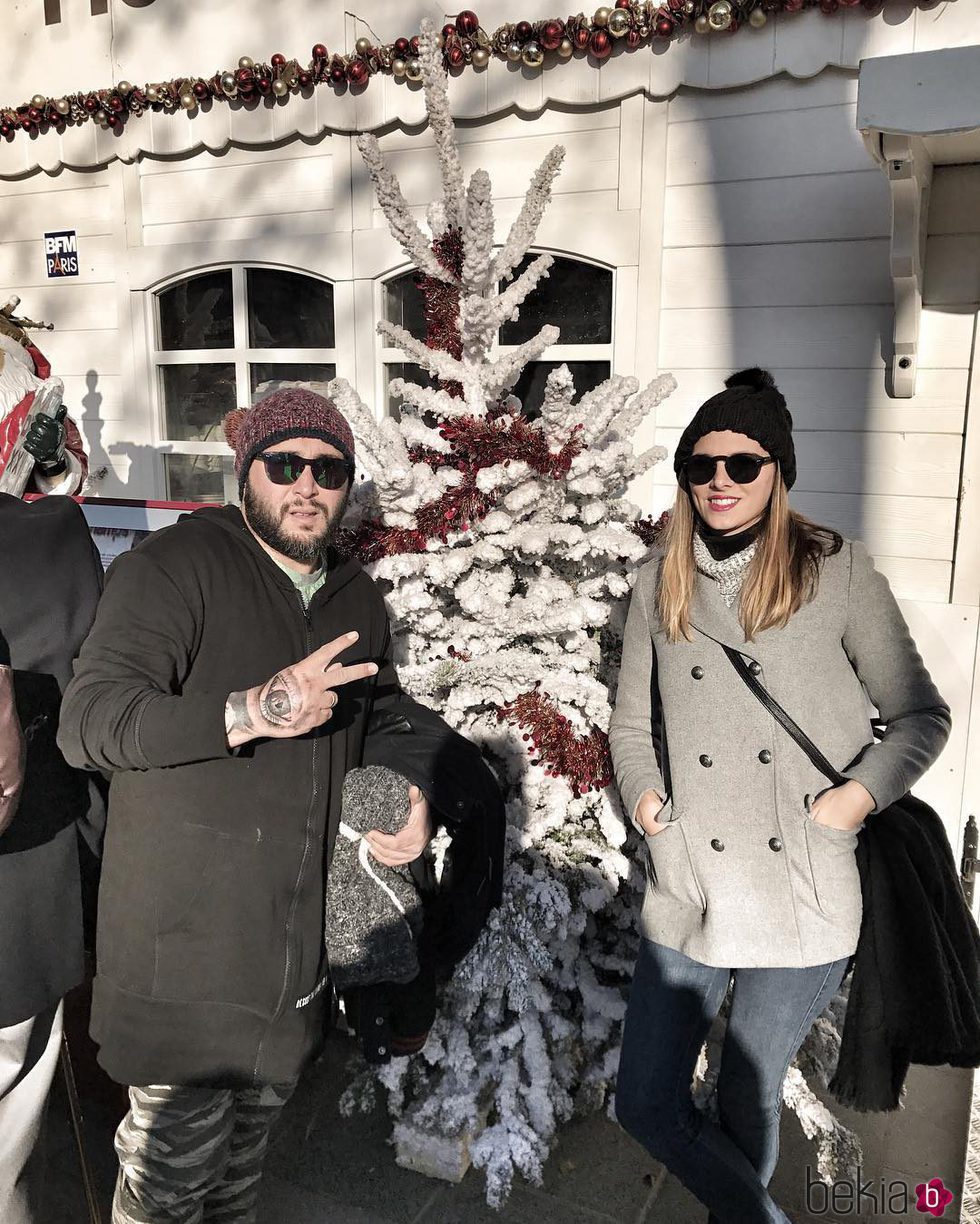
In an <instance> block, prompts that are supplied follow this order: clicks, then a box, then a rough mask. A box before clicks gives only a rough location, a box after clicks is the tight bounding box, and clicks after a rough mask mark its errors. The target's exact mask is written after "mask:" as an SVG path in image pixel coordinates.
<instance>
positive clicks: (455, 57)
mask: <svg viewBox="0 0 980 1224" xmlns="http://www.w3.org/2000/svg"><path fill="white" fill-rule="evenodd" d="M446 59H447V60H448V61H449V67H450V68H462V66H463V65H464V64H465V63H466V55H465V54H464V52H463V48H462V47H461V46H460V45H459V43H455V44H454V45H453V46H451V47H450V48H449V50H448V51H447V53H446Z"/></svg>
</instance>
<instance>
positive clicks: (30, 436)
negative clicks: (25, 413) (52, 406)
mask: <svg viewBox="0 0 980 1224" xmlns="http://www.w3.org/2000/svg"><path fill="white" fill-rule="evenodd" d="M67 415H68V409H67V408H66V407H65V405H64V404H62V405H61V407H60V408H59V409H58V411H57V412H56V413H55V414H54V416H53V417H49V416H47V415H46V414H45V413H43V412H39V413H38V414H37V416H36V417H35V418H34V420H33V421H32V422H31V427H30V429H29V430H28V431H27V437H26V438H25V439H24V450H26V451H27V453H28V454H29V455H31V456H32V457H33V459H34V462H35V463H36V464H37V465H38V466H39V467H40V469H41V471H42V473H43V474H44V475H45V476H58V475H60V473H61V472H63V471H64V470H65V468H66V467H67V460H66V459H65V441H66V437H67V434H66V430H65V417H66V416H67Z"/></svg>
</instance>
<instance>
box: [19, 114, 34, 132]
mask: <svg viewBox="0 0 980 1224" xmlns="http://www.w3.org/2000/svg"><path fill="white" fill-rule="evenodd" d="M20 126H21V127H22V128H23V129H24V131H25V132H30V131H32V130H33V128H34V124H33V123H32V122H31V121H30V119H28V117H27V116H26V115H24V117H23V118H22V119H21V121H20Z"/></svg>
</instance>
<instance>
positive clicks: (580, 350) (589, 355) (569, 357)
mask: <svg viewBox="0 0 980 1224" xmlns="http://www.w3.org/2000/svg"><path fill="white" fill-rule="evenodd" d="M499 250H500V245H499V244H497V245H495V246H494V253H496V252H498V251H499ZM528 255H532V256H536V255H554V257H555V258H556V259H567V260H569V261H571V262H573V263H580V264H587V265H589V266H590V267H593V268H600V269H601V270H602V271H603V272H608V273H609V274H610V275H611V276H612V294H611V303H612V304H611V307H610V315H611V318H610V329H609V340H608V341H607V342H606V343H605V344H562V343H561V342H559V343H558V344H551V345H549V346H548V347H547V348H546V349H545V350H544V352H543V353H542V354H541V355H540V356H539V357H537V358H535V361H536V362H542V361H554V362H557V363H558V364H561V363H562V362H575V361H605V362H607V363H608V365H609V376H610V377H611V376H612V374H613V373H614V372H615V367H616V364H617V356H618V350H617V345H618V343H619V340H620V336H619V313H620V311H619V305H620V294H621V293H622V290H623V284H622V279H623V278H622V276H621V275H620V274H621V272H623V271H624V269H622V268H619V267H617V266H616V265H615V264H609V263H606V262H604V261H603V260H601V259H594V258H592V257H590V256H587V255H582V254H580V253H579V252H577V251H567V250H558V249H555V248H552V247H545V246H533V247H531V248H530V250H529V251H528ZM414 270H415V265H414V264H411V263H401V264H399V265H398V266H397V267H395V268H392V269H390V270H389V271H388V272H386V273H384V274H383V275H382V276H379V277H378V278H377V280H376V281H375V297H374V304H375V318H376V319H378V320H381V319H384V318H386V315H385V293H386V290H387V287H388V285H389V284H391V283H392V282H393V281H396V280H398V278H399V277H401V276H405V275H406V274H407V273H410V272H413V271H414ZM498 337H499V331H498ZM519 347H520V346H519V345H516V344H501V343H500V341H499V339H495V340H494V342H493V345H492V346H491V349H490V353H489V357H490V359H491V360H492V361H496V360H498V359H499V358H500V357H503V356H504V355H505V354H507V353H512V352H513V351H514V350H515V349H516V348H519ZM406 362H407V364H409V365H415V364H417V363H415V362H412V361H407V359H406V355H405V354H404V353H403V352H402V350H401V349H399V348H394V347H392V346H391V345H389V344H388V343H387V339H386V337H385V336H383V335H382V334H381V333H380V332H377V331H376V332H375V378H376V380H377V381H376V392H375V403H374V410H375V414H376V415H377V416H378V418H379V419H382V418H383V417H386V416H388V415H389V411H390V408H389V404H388V378H387V375H386V373H385V370H386V368H387V367H388V366H389V365H404V364H406ZM581 394H582V393H581V392H579V391H578V390H576V396H578V395H581Z"/></svg>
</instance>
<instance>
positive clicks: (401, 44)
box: [395, 38, 409, 59]
mask: <svg viewBox="0 0 980 1224" xmlns="http://www.w3.org/2000/svg"><path fill="white" fill-rule="evenodd" d="M408 46H409V43H408V39H407V38H396V39H395V54H396V55H397V56H400V57H401V58H402V59H404V58H405V56H406V55H408Z"/></svg>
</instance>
